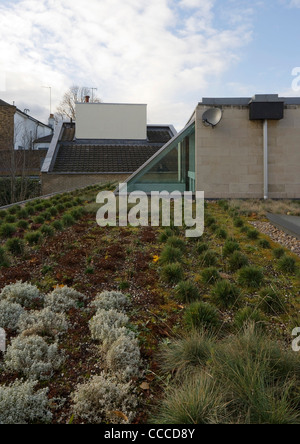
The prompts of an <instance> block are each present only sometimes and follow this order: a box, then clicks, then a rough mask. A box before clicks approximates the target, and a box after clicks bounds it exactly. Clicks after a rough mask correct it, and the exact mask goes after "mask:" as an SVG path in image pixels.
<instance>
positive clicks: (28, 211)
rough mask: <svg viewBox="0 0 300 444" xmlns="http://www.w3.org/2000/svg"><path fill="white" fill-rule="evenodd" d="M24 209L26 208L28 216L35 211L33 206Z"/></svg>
mask: <svg viewBox="0 0 300 444" xmlns="http://www.w3.org/2000/svg"><path fill="white" fill-rule="evenodd" d="M26 210H27V214H28V216H32V215H33V214H34V213H35V209H34V207H27V208H26Z"/></svg>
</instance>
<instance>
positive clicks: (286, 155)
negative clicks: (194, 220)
mask: <svg viewBox="0 0 300 444" xmlns="http://www.w3.org/2000/svg"><path fill="white" fill-rule="evenodd" d="M214 110H215V111H216V113H215V114H216V115H219V116H220V120H219V121H218V122H217V124H216V122H208V121H206V120H205V118H206V115H207V112H208V111H209V113H210V115H213V114H214ZM127 185H128V191H129V192H130V191H133V190H141V191H146V192H151V191H162V190H167V191H174V190H179V191H182V192H183V191H193V192H195V191H204V192H205V197H206V198H209V199H215V198H218V199H220V198H259V199H261V198H265V199H266V198H273V199H283V198H290V199H300V98H280V97H278V96H277V95H256V96H254V97H253V98H234V99H213V98H212V99H203V100H202V102H201V103H199V104H198V105H197V107H196V109H195V111H194V113H193V115H192V117H191V119H190V120H189V122H188V124H187V125H186V127H185V128H184V129H183V131H181V132H180V133H179V134H178V135H177V136H176V137H175V138H174V139H173V140H171V141H170V142H169V143H168V144H166V145H165V146H164V147H163V148H162V149H161V150H160V151H159V152H157V153H156V154H155V155H154V156H153V157H152V158H151V159H149V160H148V161H147V162H146V163H145V164H144V165H143V166H142V167H141V168H139V169H138V170H137V171H136V172H135V173H134V174H133V175H132V176H131V177H130V178H129V179H128V180H127Z"/></svg>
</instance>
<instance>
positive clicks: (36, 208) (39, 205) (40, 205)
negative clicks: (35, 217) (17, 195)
mask: <svg viewBox="0 0 300 444" xmlns="http://www.w3.org/2000/svg"><path fill="white" fill-rule="evenodd" d="M34 208H35V211H36V212H37V213H40V212H41V211H44V209H45V207H44V205H43V204H41V203H39V204H37V205H35V207H34Z"/></svg>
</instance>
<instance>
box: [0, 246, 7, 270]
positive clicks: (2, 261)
mask: <svg viewBox="0 0 300 444" xmlns="http://www.w3.org/2000/svg"><path fill="white" fill-rule="evenodd" d="M0 267H9V260H8V258H7V255H6V251H5V249H4V248H3V247H0Z"/></svg>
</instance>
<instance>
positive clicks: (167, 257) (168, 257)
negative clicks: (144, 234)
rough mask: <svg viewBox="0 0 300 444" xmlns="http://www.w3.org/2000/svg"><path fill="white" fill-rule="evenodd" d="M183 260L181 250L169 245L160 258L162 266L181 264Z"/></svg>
mask: <svg viewBox="0 0 300 444" xmlns="http://www.w3.org/2000/svg"><path fill="white" fill-rule="evenodd" d="M181 260H182V251H181V250H180V249H179V248H173V247H171V246H170V245H167V246H166V247H165V248H164V249H163V251H162V253H161V256H160V262H161V263H162V264H171V263H174V262H181Z"/></svg>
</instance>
